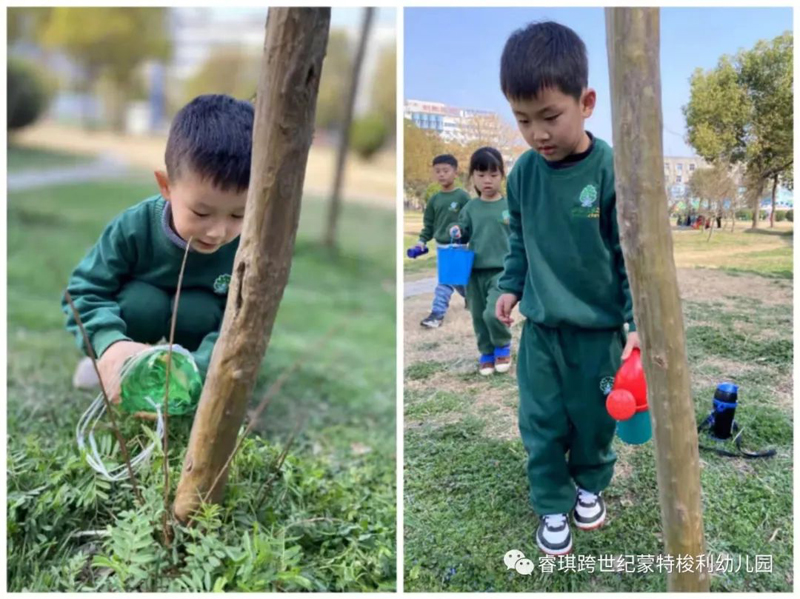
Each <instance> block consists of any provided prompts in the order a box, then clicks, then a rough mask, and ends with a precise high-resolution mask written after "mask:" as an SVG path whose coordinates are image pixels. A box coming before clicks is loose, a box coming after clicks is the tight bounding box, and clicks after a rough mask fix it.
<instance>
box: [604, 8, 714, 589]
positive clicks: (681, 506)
mask: <svg viewBox="0 0 800 599" xmlns="http://www.w3.org/2000/svg"><path fill="white" fill-rule="evenodd" d="M606 33H607V35H606V39H607V44H608V63H609V73H610V79H611V108H612V121H613V128H614V169H615V172H616V191H617V214H618V220H619V229H620V237H621V242H622V249H623V253H624V255H625V264H626V266H627V269H628V276H629V279H630V284H631V292H632V294H633V305H634V307H635V319H636V325H637V330H638V331H639V335H640V337H641V341H642V355H643V357H644V369H645V376H646V377H647V385H648V403H649V404H650V414H651V418H652V422H653V433H654V441H655V452H656V466H657V472H658V495H659V502H660V504H661V520H662V523H663V530H664V544H665V549H666V552H667V553H668V554H669V555H671V556H673V557H674V558H675V559H676V560H677V558H678V555H686V554H688V555H691V556H695V557H696V556H698V555H701V554H703V553H705V539H704V536H703V512H702V501H701V496H700V467H699V450H698V447H697V425H696V423H695V416H694V404H693V402H692V394H691V387H690V381H689V367H688V364H687V361H686V335H685V333H684V328H683V315H682V313H681V299H680V295H679V292H678V280H677V275H676V272H675V260H674V258H673V253H672V236H671V233H670V228H669V219H668V215H667V199H666V196H665V192H664V157H663V154H662V139H661V129H662V116H661V78H660V73H659V13H658V9H657V8H607V9H606ZM689 570H690V571H688V572H679V571H677V569H674V570H673V572H672V573H671V574H669V575H668V579H667V586H668V589H669V590H670V591H708V589H709V575H708V573H707V572H705V571H703V572H700V571H698V569H697V568H691V569H689Z"/></svg>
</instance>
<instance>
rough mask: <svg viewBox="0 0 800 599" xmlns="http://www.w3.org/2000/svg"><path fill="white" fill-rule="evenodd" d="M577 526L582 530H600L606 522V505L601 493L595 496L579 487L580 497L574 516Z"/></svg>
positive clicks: (576, 503)
mask: <svg viewBox="0 0 800 599" xmlns="http://www.w3.org/2000/svg"><path fill="white" fill-rule="evenodd" d="M572 517H573V520H574V521H575V526H577V527H578V528H580V529H581V530H594V529H595V528H600V527H601V526H602V525H603V523H604V522H605V521H606V503H605V501H603V498H602V497H600V493H598V494H596V495H595V494H594V493H590V492H589V491H586V490H585V489H581V488H580V487H578V497H577V499H576V501H575V510H574V511H573V514H572Z"/></svg>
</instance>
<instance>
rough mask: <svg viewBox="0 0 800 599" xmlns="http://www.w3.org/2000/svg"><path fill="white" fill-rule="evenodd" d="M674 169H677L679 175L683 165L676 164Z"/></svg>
mask: <svg viewBox="0 0 800 599" xmlns="http://www.w3.org/2000/svg"><path fill="white" fill-rule="evenodd" d="M675 168H676V169H678V172H679V173H681V172H683V165H682V164H680V163H678V164H677V165H675Z"/></svg>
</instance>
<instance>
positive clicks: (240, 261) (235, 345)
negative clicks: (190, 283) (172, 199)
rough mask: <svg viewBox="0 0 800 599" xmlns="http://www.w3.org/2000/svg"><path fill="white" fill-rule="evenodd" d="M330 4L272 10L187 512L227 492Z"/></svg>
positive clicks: (291, 237)
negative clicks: (227, 468)
mask: <svg viewBox="0 0 800 599" xmlns="http://www.w3.org/2000/svg"><path fill="white" fill-rule="evenodd" d="M329 28H330V8H313V9H312V8H276V7H271V8H270V9H269V13H268V15H267V25H266V37H265V41H264V55H263V58H262V61H261V71H260V75H259V81H258V92H257V97H256V114H255V123H254V127H253V158H252V167H251V171H250V172H251V178H250V188H249V192H248V197H247V207H246V210H245V217H244V223H243V226H242V235H241V241H240V244H239V251H238V252H237V254H236V260H235V262H234V270H233V275H232V280H231V282H230V291H229V295H228V303H227V306H226V309H225V317H224V319H223V322H222V329H221V332H220V336H219V339H218V341H217V344H216V347H215V348H214V353H213V356H212V358H211V364H210V367H209V371H208V377H207V379H206V383H205V386H204V388H203V394H202V396H201V398H200V403H199V405H198V408H197V415H196V416H195V420H194V425H193V426H192V433H191V437H190V440H189V447H188V449H187V452H186V459H185V461H184V465H183V472H182V474H181V480H180V483H179V484H178V489H177V492H176V497H175V505H174V512H175V516H176V517H177V518H178V520H180V521H182V522H185V521H186V520H187V519H189V518H190V517H191V515H192V513H193V512H194V511H195V510H196V509H197V507H198V506H199V505H200V501H201V499H203V498H204V497H205V496H206V495H207V494H208V499H209V501H212V502H216V501H219V500H220V499H221V497H222V494H223V490H224V487H225V482H226V480H227V476H228V473H227V472H225V473H223V475H222V476H221V477H220V480H219V482H218V483H217V485H216V486H215V488H214V489H210V487H211V484H212V483H213V481H214V479H215V478H216V477H217V474H218V473H219V472H220V471H221V470H222V468H223V466H224V464H225V462H226V460H227V459H228V456H229V455H230V454H231V451H232V450H233V448H234V446H235V443H236V437H237V434H238V431H239V427H240V426H241V424H242V421H243V419H244V415H245V409H246V407H247V401H248V399H249V397H250V393H251V392H252V390H253V387H254V385H255V381H256V376H257V374H258V370H259V367H260V365H261V360H262V358H263V357H264V352H265V351H266V349H267V345H268V344H269V338H270V335H271V332H272V325H273V323H274V321H275V315H276V313H277V311H278V306H279V304H280V301H281V298H282V296H283V290H284V287H285V286H286V282H287V280H288V278H289V269H290V266H291V260H292V252H293V249H294V242H295V236H296V233H297V225H298V220H299V217H300V199H301V195H302V191H303V179H304V177H305V170H306V163H307V160H308V152H309V148H310V147H311V138H312V134H313V129H314V112H315V110H316V102H317V93H318V91H319V77H320V73H321V71H322V60H323V58H324V56H325V50H326V47H327V42H328V31H329Z"/></svg>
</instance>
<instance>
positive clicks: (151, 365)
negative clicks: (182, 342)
mask: <svg viewBox="0 0 800 599" xmlns="http://www.w3.org/2000/svg"><path fill="white" fill-rule="evenodd" d="M167 354H168V346H166V345H164V346H156V347H153V348H151V349H148V350H145V351H143V352H141V353H140V354H137V355H135V356H133V357H131V358H130V359H129V360H128V362H126V363H125V366H124V367H123V371H122V381H121V383H120V399H121V406H122V409H123V410H125V411H126V412H130V413H135V412H152V413H155V412H156V406H157V407H158V408H159V409H162V408H163V405H164V390H165V388H166V381H167ZM202 390H203V380H202V377H201V376H200V371H199V370H198V369H197V365H196V364H195V363H194V358H192V355H191V354H190V353H189V352H188V351H187V350H185V349H184V348H182V347H181V346H179V345H174V346H173V350H172V366H171V368H170V380H169V410H168V412H169V415H170V416H183V415H186V414H192V413H194V411H195V409H197V403H198V402H199V401H200V393H201V391H202Z"/></svg>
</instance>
